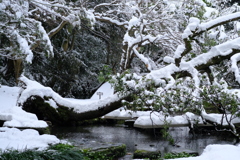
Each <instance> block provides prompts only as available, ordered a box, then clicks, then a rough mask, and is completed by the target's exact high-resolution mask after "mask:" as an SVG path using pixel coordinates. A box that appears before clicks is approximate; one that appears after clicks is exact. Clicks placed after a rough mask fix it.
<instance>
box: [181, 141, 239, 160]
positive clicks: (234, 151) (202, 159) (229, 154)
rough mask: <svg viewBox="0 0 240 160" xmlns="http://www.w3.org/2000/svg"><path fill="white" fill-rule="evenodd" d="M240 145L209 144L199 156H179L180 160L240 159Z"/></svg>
mask: <svg viewBox="0 0 240 160" xmlns="http://www.w3.org/2000/svg"><path fill="white" fill-rule="evenodd" d="M239 156H240V145H238V146H234V145H218V144H213V145H208V146H207V147H206V148H205V149H204V151H203V153H202V154H201V155H200V156H198V157H190V158H178V160H239Z"/></svg>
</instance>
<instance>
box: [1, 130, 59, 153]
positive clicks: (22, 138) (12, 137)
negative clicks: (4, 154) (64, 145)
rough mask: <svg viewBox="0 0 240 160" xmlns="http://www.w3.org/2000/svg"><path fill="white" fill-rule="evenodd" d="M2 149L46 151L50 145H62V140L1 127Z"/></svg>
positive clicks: (36, 132) (33, 132)
mask: <svg viewBox="0 0 240 160" xmlns="http://www.w3.org/2000/svg"><path fill="white" fill-rule="evenodd" d="M0 142H1V144H0V149H1V150H2V151H6V150H9V149H11V150H20V151H24V150H26V149H46V148H47V147H48V145H49V144H56V143H60V140H59V139H58V138H57V137H56V136H53V135H47V134H44V135H39V133H38V131H36V130H33V129H25V130H23V131H21V130H19V129H16V128H7V127H0Z"/></svg>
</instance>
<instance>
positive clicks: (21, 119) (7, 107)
mask: <svg viewBox="0 0 240 160" xmlns="http://www.w3.org/2000/svg"><path fill="white" fill-rule="evenodd" d="M19 92H20V88H19V87H7V86H1V87H0V102H1V103H0V120H3V121H6V122H4V124H3V126H4V127H0V150H2V151H5V150H8V149H18V150H25V149H35V148H40V149H44V148H46V147H47V146H48V145H49V144H55V143H59V142H60V141H59V139H57V138H56V136H54V135H39V133H38V132H37V131H36V130H34V129H25V130H22V131H21V130H19V129H17V128H8V127H19V128H28V127H32V128H45V127H47V123H46V122H44V121H40V120H38V118H37V116H36V115H35V114H32V113H28V112H26V111H24V110H22V108H20V107H17V106H16V104H17V98H18V96H19Z"/></svg>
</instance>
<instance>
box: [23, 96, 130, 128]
mask: <svg viewBox="0 0 240 160" xmlns="http://www.w3.org/2000/svg"><path fill="white" fill-rule="evenodd" d="M122 99H123V98H119V99H118V100H117V101H114V102H112V103H108V104H106V105H105V106H103V107H99V108H98V109H96V110H89V111H86V112H80V113H78V112H76V111H74V109H73V108H69V107H67V106H63V105H60V104H57V106H58V107H57V108H54V107H52V106H51V105H50V104H49V103H47V102H46V101H48V100H49V97H44V98H42V97H40V96H31V97H30V98H28V99H27V101H25V102H24V103H23V105H22V107H23V109H24V110H25V111H27V112H31V113H34V114H36V115H37V117H38V118H39V119H42V120H45V121H51V122H52V123H53V124H55V125H73V124H75V123H76V122H79V121H84V120H90V119H94V118H99V117H102V116H104V115H105V114H107V113H109V112H111V111H113V110H115V109H118V108H120V107H121V106H122V105H121V100H122ZM124 99H126V98H124Z"/></svg>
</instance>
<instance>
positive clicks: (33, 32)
mask: <svg viewBox="0 0 240 160" xmlns="http://www.w3.org/2000/svg"><path fill="white" fill-rule="evenodd" d="M0 15H1V19H0V33H1V34H0V36H1V37H0V41H1V46H0V56H1V59H4V58H5V59H4V60H5V61H9V60H13V62H14V63H13V65H14V72H15V78H16V79H17V78H18V77H19V76H20V73H21V70H22V69H23V68H22V60H24V62H27V63H31V62H32V59H33V56H34V54H45V55H47V56H53V55H54V54H53V52H54V49H53V46H52V43H51V40H50V39H51V38H52V37H53V36H54V35H55V34H56V33H58V32H59V31H60V30H61V29H62V28H63V27H64V26H65V25H66V24H71V26H73V27H80V24H81V17H85V16H87V13H86V12H84V10H83V9H82V7H81V6H79V7H77V6H74V4H73V3H71V2H70V3H67V2H66V1H64V0H61V1H46V0H40V1H39V0H37V1H36V0H30V1H24V0H18V1H13V0H2V1H1V2H0ZM5 64H8V65H9V63H5ZM10 68H11V67H10ZM8 69H9V66H2V68H1V71H2V72H5V73H6V72H8Z"/></svg>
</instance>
